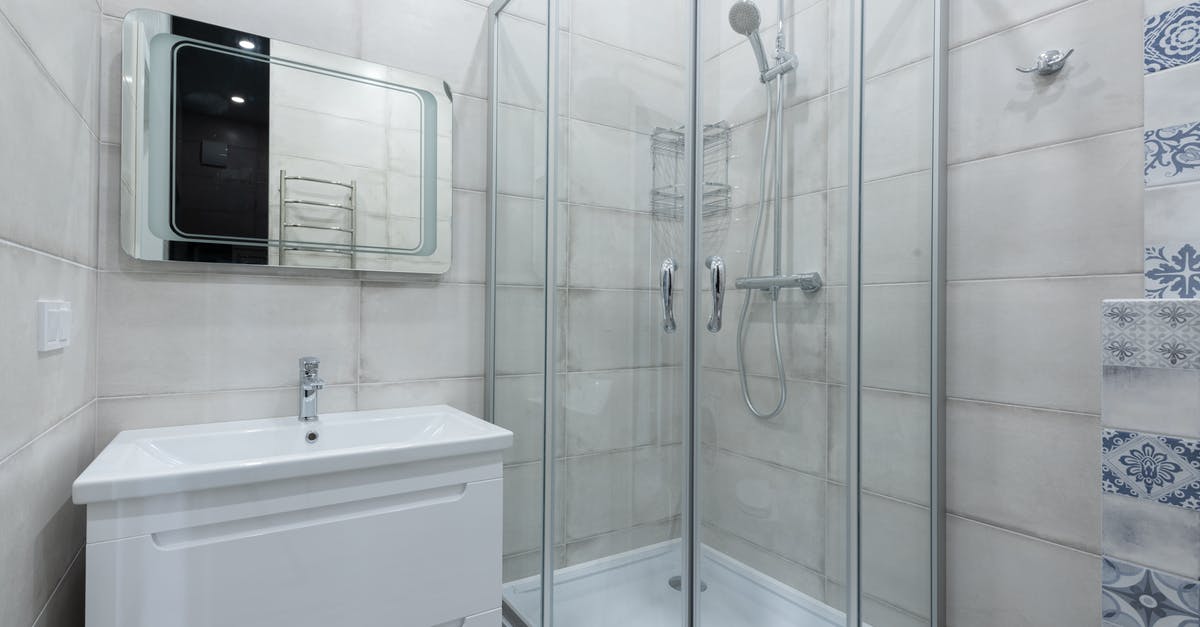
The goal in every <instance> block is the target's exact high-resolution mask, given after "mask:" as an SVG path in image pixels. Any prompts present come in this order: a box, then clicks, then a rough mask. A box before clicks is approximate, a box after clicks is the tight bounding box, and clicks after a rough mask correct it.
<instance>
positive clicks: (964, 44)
mask: <svg viewBox="0 0 1200 627" xmlns="http://www.w3.org/2000/svg"><path fill="white" fill-rule="evenodd" d="M1090 1H1091V0H1075V1H1074V2H1071V3H1070V4H1068V5H1066V6H1062V7H1059V8H1057V9H1053V10H1051V11H1049V12H1047V13H1042V14H1040V15H1035V16H1033V17H1030V18H1028V19H1026V20H1024V21H1022V22H1020V23H1017V24H1013V25H1011V26H1006V27H1003V28H1001V29H1000V30H995V31H990V32H986V33H984V34H982V35H979V36H978V37H976V38H975V39H969V40H966V41H963V42H960V43H957V44H951V45H950V48H949V50H948V52H955V51H957V50H960V49H962V48H966V47H968V46H972V45H974V44H977V43H979V42H982V41H984V40H987V39H991V38H993V37H996V36H998V35H1003V34H1005V33H1008V32H1011V31H1014V30H1017V29H1019V28H1022V27H1024V26H1027V25H1029V24H1032V23H1034V22H1037V21H1040V20H1044V19H1046V18H1050V17H1055V16H1057V15H1058V14H1060V13H1065V12H1066V11H1070V10H1072V9H1074V8H1076V7H1078V6H1080V5H1083V4H1087V3H1088V2H1090Z"/></svg>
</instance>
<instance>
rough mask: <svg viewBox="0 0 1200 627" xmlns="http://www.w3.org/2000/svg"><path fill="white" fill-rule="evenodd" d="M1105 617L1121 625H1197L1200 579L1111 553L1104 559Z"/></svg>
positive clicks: (1103, 603)
mask: <svg viewBox="0 0 1200 627" xmlns="http://www.w3.org/2000/svg"><path fill="white" fill-rule="evenodd" d="M1101 568H1102V572H1101V577H1100V580H1101V586H1102V588H1101V602H1100V612H1101V617H1102V619H1103V621H1104V624H1106V625H1116V626H1117V627H1197V626H1198V625H1200V582H1197V581H1195V580H1192V579H1184V578H1183V577H1177V576H1175V575H1171V574H1168V573H1164V572H1160V571H1157V570H1153V569H1150V568H1144V567H1142V566H1138V565H1136V564H1130V563H1127V562H1122V561H1120V560H1116V559H1113V558H1111V557H1108V556H1104V557H1103V558H1102V559H1101Z"/></svg>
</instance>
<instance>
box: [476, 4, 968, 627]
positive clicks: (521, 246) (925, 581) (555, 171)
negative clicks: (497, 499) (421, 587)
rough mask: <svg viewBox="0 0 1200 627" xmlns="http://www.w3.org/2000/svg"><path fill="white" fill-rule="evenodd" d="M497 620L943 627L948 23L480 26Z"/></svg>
mask: <svg viewBox="0 0 1200 627" xmlns="http://www.w3.org/2000/svg"><path fill="white" fill-rule="evenodd" d="M490 29H491V37H490V65H489V67H488V72H489V74H490V84H491V92H490V95H491V99H490V107H491V115H490V181H489V183H490V185H489V192H488V196H489V229H488V233H487V239H488V255H489V283H488V316H487V327H488V328H487V334H488V337H487V346H488V352H487V356H486V358H487V413H488V416H489V418H490V419H491V420H493V421H494V422H496V423H498V424H500V425H502V426H504V427H506V428H508V429H510V430H512V431H513V433H514V434H515V435H516V440H515V446H514V447H513V448H512V449H511V450H509V451H508V453H507V457H506V459H505V475H504V476H505V503H504V533H503V536H504V564H503V572H504V605H505V620H506V622H507V623H508V624H509V625H511V626H512V627H521V626H539V627H542V626H544V627H550V626H562V627H591V626H606V627H611V626H616V625H620V626H623V627H625V626H628V627H642V626H645V627H660V626H691V625H701V624H703V625H711V626H719V627H742V626H745V627H772V626H775V625H780V626H782V625H787V626H791V627H808V626H822V627H824V626H835V625H844V626H850V625H854V626H857V625H872V626H874V627H908V626H917V625H924V626H930V625H940V624H941V622H942V617H941V612H942V610H941V598H942V595H941V588H942V583H941V580H942V567H941V564H942V557H941V552H942V550H941V545H942V539H941V538H942V518H943V506H942V502H941V498H942V490H941V487H940V486H941V475H942V473H941V439H942V403H941V398H942V395H943V393H942V381H943V379H944V376H943V372H942V371H943V367H942V361H943V360H942V335H943V333H942V331H941V329H942V327H943V324H942V316H943V310H944V295H943V289H942V285H943V277H942V268H943V266H944V264H943V262H942V248H943V246H942V242H943V239H944V233H943V232H944V209H943V205H944V198H943V197H944V194H943V186H944V185H943V180H942V174H943V172H944V144H943V138H944V135H945V134H944V128H943V127H944V114H943V109H944V106H943V102H944V85H945V80H944V75H945V72H946V64H945V50H946V18H945V6H944V2H943V0H886V1H882V2H876V1H872V2H867V1H866V0H787V1H783V2H780V1H779V0H761V1H759V2H757V4H755V3H752V2H747V1H745V0H739V1H735V0H656V1H654V2H635V1H633V0H608V1H601V0H495V2H493V3H492V5H491V21H490Z"/></svg>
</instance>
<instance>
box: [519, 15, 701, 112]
mask: <svg viewBox="0 0 1200 627" xmlns="http://www.w3.org/2000/svg"><path fill="white" fill-rule="evenodd" d="M570 53H571V76H570V90H571V92H570V102H571V117H573V118H576V119H579V120H585V121H587V122H594V123H596V124H605V125H608V126H615V127H617V128H623V129H627V130H631V131H638V132H640V133H651V132H653V131H654V129H655V128H656V127H665V128H675V127H677V126H682V125H683V123H684V121H685V119H684V117H685V116H684V112H685V110H686V109H687V81H686V74H685V72H684V70H683V68H682V67H680V66H678V65H673V64H671V63H666V62H664V61H659V60H657V59H653V58H650V57H645V56H641V55H638V54H636V53H633V52H630V51H628V50H624V49H621V48H614V47H612V46H608V45H604V44H602V43H599V42H597V41H595V40H592V39H587V38H584V37H571V50H570ZM542 82H543V83H545V80H544V79H543V81H542Z"/></svg>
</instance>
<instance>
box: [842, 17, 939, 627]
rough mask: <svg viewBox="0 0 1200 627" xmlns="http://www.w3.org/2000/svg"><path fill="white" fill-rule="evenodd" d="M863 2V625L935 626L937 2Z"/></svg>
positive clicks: (860, 408) (861, 458)
mask: <svg viewBox="0 0 1200 627" xmlns="http://www.w3.org/2000/svg"><path fill="white" fill-rule="evenodd" d="M862 4H863V9H862V10H863V18H862V45H863V69H862V77H863V81H864V82H863V92H862V93H863V105H862V136H861V141H862V147H861V150H862V153H861V156H862V177H861V178H862V180H861V190H862V195H861V207H860V212H861V213H860V215H861V234H860V240H859V251H860V256H861V294H862V301H861V302H862V309H861V330H860V343H861V355H860V373H861V390H860V394H859V399H860V404H859V412H860V418H859V420H860V422H859V434H860V436H859V447H860V449H859V450H860V455H859V459H860V462H859V477H860V479H861V493H860V500H859V502H860V504H861V529H860V543H861V544H860V546H861V550H860V554H861V556H862V557H861V565H860V569H861V571H860V582H861V588H860V591H861V607H862V618H863V621H864V622H866V623H869V624H871V625H874V626H875V627H890V626H893V625H894V626H909V625H928V624H929V620H930V618H929V617H930V598H931V594H932V592H931V588H930V579H931V577H932V575H931V561H930V559H931V550H932V547H931V543H930V536H931V520H932V519H931V515H930V504H931V499H930V494H931V486H930V465H931V455H930V441H931V439H932V438H931V432H930V429H931V424H932V423H931V420H930V416H931V411H932V408H931V406H930V392H931V379H930V371H931V363H930V360H931V355H932V352H931V350H932V349H931V346H932V340H933V337H932V335H931V333H930V326H931V322H930V320H931V306H930V304H931V301H932V297H933V294H932V291H931V278H932V276H933V275H932V270H933V261H932V258H931V233H932V231H933V208H934V197H933V185H934V177H933V146H934V137H933V132H934V124H933V117H934V112H933V104H934V100H933V95H934V88H935V81H934V65H933V52H934V39H933V32H934V31H933V27H934V20H933V18H934V0H913V1H911V2H905V3H878V2H863V3H862Z"/></svg>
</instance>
